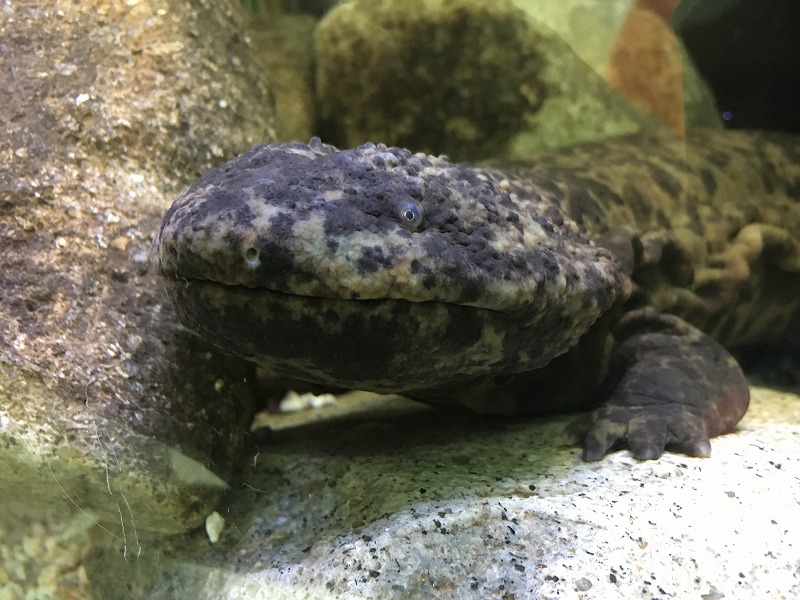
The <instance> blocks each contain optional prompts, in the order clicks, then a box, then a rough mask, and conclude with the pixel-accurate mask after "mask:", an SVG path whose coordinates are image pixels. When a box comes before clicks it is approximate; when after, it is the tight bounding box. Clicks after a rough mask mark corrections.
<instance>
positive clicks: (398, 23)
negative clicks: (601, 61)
mask: <svg viewBox="0 0 800 600" xmlns="http://www.w3.org/2000/svg"><path fill="white" fill-rule="evenodd" d="M315 48H316V58H317V94H318V105H319V111H320V116H321V118H322V128H323V132H322V133H323V137H324V138H325V139H326V141H331V142H333V143H336V144H339V145H342V146H355V145H358V144H361V143H363V142H364V141H367V140H372V141H382V142H384V143H387V144H396V145H400V146H405V147H410V148H414V149H416V150H421V151H426V152H444V153H447V154H449V155H450V156H451V157H452V158H455V159H457V160H475V159H480V158H487V157H499V156H504V155H505V156H512V157H516V156H523V155H526V154H531V153H533V152H535V151H538V150H543V149H547V148H552V147H555V146H559V145H564V144H566V143H576V142H579V141H588V140H594V139H599V138H604V137H607V136H609V135H614V134H623V133H632V132H635V131H639V130H641V129H648V128H649V129H655V128H659V124H658V123H657V121H656V120H655V119H654V118H653V117H651V116H650V115H649V114H647V113H645V112H644V111H642V110H640V109H637V108H635V107H633V106H632V105H631V104H630V103H629V102H628V101H627V100H625V99H624V98H623V97H622V96H621V95H620V94H619V93H618V92H616V91H614V90H612V89H610V88H609V86H608V85H607V84H606V83H605V82H604V81H603V80H602V78H601V77H600V76H599V75H597V74H596V73H595V72H594V71H593V70H592V69H591V68H589V67H588V66H587V65H586V64H585V63H584V62H583V61H581V60H580V59H578V58H577V56H576V55H575V53H574V52H573V51H572V50H571V49H570V48H569V46H568V45H567V44H566V43H565V42H564V41H563V40H562V39H561V38H560V37H559V36H558V35H556V34H555V33H554V32H553V31H552V30H550V29H548V28H547V27H545V26H543V25H541V24H539V23H538V22H536V21H533V20H532V19H530V18H528V17H527V16H526V15H525V13H524V12H523V11H521V10H520V9H518V8H517V7H516V6H514V4H513V3H512V2H511V1H510V0H504V1H502V0H501V1H496V0H450V1H443V0H438V1H434V2H430V1H426V0H410V1H409V0H402V1H400V0H387V1H384V2H373V1H372V0H355V1H353V2H348V3H345V4H342V5H339V6H337V7H336V8H334V9H333V10H331V11H330V12H329V13H328V14H327V15H326V16H325V17H324V18H323V19H322V21H321V22H320V24H319V26H318V28H317V32H316V36H315Z"/></svg>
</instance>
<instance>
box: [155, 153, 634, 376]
mask: <svg viewBox="0 0 800 600" xmlns="http://www.w3.org/2000/svg"><path fill="white" fill-rule="evenodd" d="M154 263H155V264H156V266H157V268H158V270H159V272H160V273H161V274H162V275H163V276H164V277H165V278H166V280H167V282H168V289H169V290H170V293H171V295H172V297H173V301H174V303H175V305H176V308H177V310H178V313H179V315H180V316H181V318H182V319H183V320H184V321H185V322H187V324H189V325H190V327H192V328H194V329H196V330H198V331H200V332H201V333H202V334H204V335H206V336H207V337H210V338H211V339H212V341H215V342H216V343H217V344H219V345H221V346H223V347H226V348H228V349H229V350H231V351H233V352H236V353H239V354H242V355H243V356H246V357H248V358H251V359H252V360H255V361H257V362H260V363H262V364H266V365H267V366H271V367H273V368H275V369H276V370H278V371H281V372H285V371H291V372H292V373H294V374H296V373H297V371H298V370H299V371H300V372H301V378H303V376H305V378H307V379H315V380H322V381H326V382H330V383H337V384H339V385H350V384H356V386H357V387H366V386H364V385H360V386H359V385H357V384H359V383H364V379H365V377H366V378H367V379H369V380H370V382H371V381H373V380H375V379H381V378H382V379H383V380H386V379H387V377H388V379H390V380H391V381H392V382H393V383H390V384H387V385H385V386H383V388H384V389H391V390H394V391H397V388H398V385H400V384H399V382H404V383H403V384H402V385H400V387H404V389H410V388H409V387H408V386H409V385H411V386H414V387H422V386H428V385H431V384H432V376H428V375H425V376H423V377H422V378H421V379H422V381H420V378H419V376H418V372H416V371H414V369H417V368H421V369H422V370H423V371H424V370H425V368H424V366H423V365H420V362H421V360H420V359H422V361H424V360H427V359H426V358H425V356H419V355H418V356H415V357H413V358H414V359H415V360H413V361H408V360H406V362H407V365H406V366H405V367H401V366H400V364H399V363H400V362H403V361H402V360H401V359H399V358H398V355H399V354H403V353H406V354H408V353H411V352H422V353H425V355H435V354H436V353H437V352H445V351H446V352H449V353H450V354H451V356H450V360H451V361H452V364H451V365H450V367H451V368H450V369H449V370H450V371H451V373H448V374H447V378H450V377H451V376H452V368H453V367H455V366H456V364H460V365H461V366H458V367H456V369H457V370H458V371H459V373H460V374H461V376H464V375H473V374H476V373H479V372H489V371H490V369H491V367H490V365H492V364H494V365H497V364H498V363H503V364H504V365H505V364H508V365H511V364H512V363H513V366H511V367H510V368H512V369H519V370H522V368H523V367H522V365H525V367H524V368H531V366H542V365H543V364H545V363H546V362H548V361H549V360H550V359H551V358H552V357H553V356H555V355H557V354H560V353H562V352H564V351H565V350H566V349H567V348H568V347H569V346H571V345H572V344H574V343H575V341H576V340H577V338H578V337H579V336H580V335H581V334H582V333H583V332H584V331H585V330H586V329H587V328H588V327H589V325H591V323H592V322H593V321H594V320H595V319H596V318H597V317H598V316H599V314H601V313H602V312H604V311H605V310H607V309H608V308H609V307H610V306H611V304H613V302H614V301H615V300H616V299H617V298H618V297H619V296H620V295H621V294H622V293H623V288H624V284H625V281H624V276H623V275H622V274H621V273H620V272H619V269H618V268H617V267H616V265H615V263H614V262H613V260H612V259H611V258H610V256H609V255H608V253H607V252H606V251H604V250H602V249H600V248H597V247H595V246H594V245H592V244H591V243H590V242H589V241H588V239H587V238H586V236H585V235H584V234H583V233H582V232H580V231H579V229H578V227H577V226H576V225H575V224H574V223H573V222H572V221H570V220H569V219H567V218H565V217H564V216H563V215H562V213H561V211H560V209H559V208H558V206H557V204H556V203H554V202H552V201H550V200H548V199H546V198H542V197H541V196H539V195H538V194H537V193H536V192H535V191H534V190H533V189H531V188H530V187H527V186H526V185H525V184H524V183H523V182H519V181H514V180H508V179H506V178H505V177H504V176H503V175H502V174H501V173H499V172H494V171H487V170H479V169H475V168H472V167H469V166H464V165H452V164H450V163H449V162H448V161H447V160H446V159H445V158H442V157H433V156H427V155H424V154H412V153H411V152H409V151H407V150H402V149H398V148H387V147H385V146H383V145H378V146H376V145H374V144H366V145H364V146H361V147H360V148H357V149H353V150H344V151H338V150H336V149H335V148H333V147H332V146H328V145H325V144H322V143H320V142H319V141H318V140H312V141H311V143H310V144H300V143H292V144H271V145H269V146H259V147H255V148H253V149H252V150H251V151H249V152H247V153H245V154H243V155H241V156H239V157H238V158H236V159H234V160H233V161H231V162H229V163H228V164H227V165H225V166H224V167H222V168H221V169H216V170H213V171H210V172H209V173H206V174H205V175H204V176H203V177H202V178H201V179H200V180H199V181H198V182H197V183H195V184H194V185H193V186H192V187H191V188H190V189H189V190H188V191H187V192H186V193H185V194H184V195H183V196H181V197H180V198H179V199H178V200H177V201H176V202H175V203H174V204H173V206H172V207H171V208H170V209H169V211H168V212H167V213H166V215H165V217H164V221H163V224H162V226H161V230H160V232H159V234H158V235H157V237H156V239H155V241H154ZM234 314H235V315H236V318H237V319H240V320H241V319H244V320H245V323H246V325H244V326H241V325H236V324H235V323H234V322H233V321H234V319H233V315H234ZM281 319H282V320H283V321H284V322H285V323H284V324H283V325H278V324H277V322H278V321H279V320H281ZM400 319H405V320H406V321H405V322H403V321H399V320H400ZM365 327H369V330H366V331H364V328H365ZM231 328H233V329H237V331H236V332H231V331H228V330H230V329H231ZM509 329H515V330H520V331H521V332H523V335H518V334H514V335H513V336H511V335H509V334H508V331H507V330H509ZM278 330H280V331H278ZM356 331H358V332H359V335H358V337H359V339H360V340H361V345H362V351H363V348H364V347H366V346H368V347H369V348H371V349H372V352H373V353H374V354H375V355H376V356H377V355H379V356H378V358H377V359H378V360H381V361H384V362H386V364H387V367H386V368H384V369H382V370H381V373H383V374H379V375H378V377H377V378H376V377H374V375H375V373H370V374H369V376H367V374H363V375H361V374H359V373H361V372H362V371H364V369H363V368H362V367H361V366H355V367H351V368H350V369H349V371H350V375H347V376H345V375H344V374H341V375H337V374H336V373H330V371H331V369H330V368H329V367H326V366H325V364H324V363H325V361H326V360H330V358H329V357H328V358H326V357H325V356H324V355H323V353H324V350H323V352H320V353H318V352H315V351H313V350H312V348H311V346H313V345H314V343H315V342H313V341H309V342H308V343H307V344H306V345H307V346H309V347H308V348H306V349H304V350H302V351H298V352H297V353H295V354H296V356H288V357H287V352H288V354H292V351H291V350H287V349H286V348H285V346H286V345H287V344H289V342H290V340H294V342H296V343H299V341H298V340H299V339H300V338H303V337H307V338H312V339H314V340H316V343H321V344H322V346H324V347H326V348H327V349H328V350H329V351H334V352H336V351H337V350H336V349H337V348H338V349H339V350H338V352H339V354H341V345H342V343H344V342H343V340H342V337H343V336H344V337H347V336H348V335H354V334H355V332H356ZM391 331H394V332H396V335H393V336H392V335H389V333H390V332H391ZM457 331H459V332H460V333H458V335H456V332H457ZM325 336H331V339H330V340H329V341H328V342H324V343H322V342H321V341H320V340H321V338H324V337H325ZM387 336H388V337H390V338H397V337H398V336H399V337H406V338H408V337H414V338H415V339H416V341H415V342H414V343H405V342H404V343H399V342H391V343H389V342H388V341H387ZM442 336H446V337H447V338H448V340H446V341H447V343H444V342H443V341H442V340H441V339H437V337H438V338H441V337H442ZM267 338H269V339H267ZM276 338H283V339H277V341H276ZM376 338H377V339H376ZM511 338H513V339H514V341H513V342H512V341H511ZM337 340H338V341H337ZM476 344H478V345H479V346H481V348H476ZM521 344H531V345H533V346H535V345H538V346H540V347H539V348H538V349H537V348H523V347H521ZM267 346H269V348H267ZM511 346H513V348H512V347H511ZM445 348H446V350H445ZM452 353H455V355H457V356H460V358H456V357H453V356H452ZM301 355H302V356H301ZM512 355H514V356H512ZM346 358H347V360H353V359H354V357H352V356H348V357H346ZM408 358H409V357H408V356H406V359H408ZM387 361H388V362H387ZM459 361H460V363H459ZM371 362H375V361H374V360H373V361H371ZM300 363H303V364H302V365H301V364H300ZM415 363H416V364H415ZM392 368H394V371H393V372H392V373H391V374H390V376H389V375H386V374H385V371H387V370H389V371H391V370H392ZM441 368H442V365H441V364H437V366H436V367H432V368H431V369H429V370H432V371H435V370H436V369H441ZM326 370H327V371H328V373H327V374H325V375H320V373H322V372H323V371H326ZM334 370H335V369H334ZM312 372H313V373H315V375H313V376H312V375H309V373H312ZM437 376H438V377H439V378H441V377H442V374H439V375H437ZM433 379H435V377H433ZM418 384H421V386H418ZM371 387H373V388H375V387H376V386H375V385H374V384H371Z"/></svg>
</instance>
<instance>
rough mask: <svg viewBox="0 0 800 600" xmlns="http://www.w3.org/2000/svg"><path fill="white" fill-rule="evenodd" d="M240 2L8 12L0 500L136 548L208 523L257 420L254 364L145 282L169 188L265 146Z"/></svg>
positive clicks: (259, 89) (3, 30)
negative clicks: (77, 513) (201, 336)
mask: <svg viewBox="0 0 800 600" xmlns="http://www.w3.org/2000/svg"><path fill="white" fill-rule="evenodd" d="M234 9H236V10H238V7H237V6H236V5H235V4H234V3H218V2H212V1H210V0H206V1H199V2H196V3H192V4H191V5H190V4H188V3H186V2H183V1H182V0H162V1H156V2H140V1H137V0H110V1H109V0H106V1H101V0H86V1H83V2H81V3H75V2H71V1H68V0H54V1H53V2H48V3H44V4H43V3H40V2H37V1H35V0H20V1H15V2H10V3H6V4H5V5H4V7H3V21H2V23H1V24H0V46H2V52H0V56H2V59H0V60H2V73H3V77H2V79H0V96H2V97H3V98H4V108H3V118H2V121H0V123H1V124H2V128H3V136H2V141H0V263H1V264H2V269H0V297H2V302H1V303H0V397H2V407H1V408H0V480H2V481H3V486H2V487H0V504H2V506H3V507H4V509H5V510H20V509H21V508H25V509H28V511H29V512H33V511H36V510H37V509H41V508H42V507H48V506H55V505H66V506H70V507H71V508H72V507H74V506H77V507H78V508H80V509H81V510H82V511H84V512H85V513H87V514H90V515H92V518H94V519H95V520H96V521H98V522H99V523H100V524H101V525H102V526H103V527H104V528H105V529H106V530H107V531H108V532H109V533H111V534H112V535H113V536H116V538H118V542H119V544H120V545H124V546H125V548H126V549H127V551H128V553H133V554H135V552H136V548H137V545H138V543H139V541H140V540H141V539H143V538H144V537H146V536H147V535H149V533H148V532H154V531H155V532H159V533H174V532H180V531H185V530H186V529H188V528H191V527H195V526H198V525H201V524H202V523H203V520H204V519H205V517H206V516H207V514H208V513H209V512H210V511H211V510H212V509H213V508H214V506H215V505H216V502H217V500H218V499H219V497H220V495H221V493H222V491H223V490H224V489H225V488H226V485H227V484H226V481H227V480H228V479H229V478H230V476H231V472H232V470H233V469H234V468H235V467H236V466H237V464H238V463H237V461H238V459H239V458H240V454H241V451H242V448H243V444H244V441H245V437H246V429H247V424H248V423H249V420H250V418H251V416H252V412H253V404H254V403H253V398H252V394H251V392H250V389H249V386H248V385H247V382H246V381H245V378H246V377H247V375H248V374H249V372H250V370H249V367H247V366H246V365H243V364H242V363H241V361H238V360H234V359H231V358H228V357H225V356H222V355H221V354H219V353H217V352H216V351H214V350H212V349H210V348H208V347H207V346H205V345H204V344H203V343H201V342H200V341H199V340H196V339H195V338H193V337H192V336H190V335H188V334H187V333H186V332H184V331H183V330H182V329H181V328H180V327H179V326H178V324H177V320H176V317H175V316H174V314H173V312H172V309H171V307H170V306H169V303H168V301H167V298H166V294H165V292H164V291H163V290H162V287H161V283H160V281H158V279H157V278H156V276H155V274H153V273H152V272H149V271H148V250H149V244H150V239H151V236H152V234H153V232H154V231H155V230H156V228H157V227H158V225H159V221H160V218H161V215H162V214H163V211H164V210H165V209H166V208H167V206H168V205H169V204H170V203H171V201H172V200H173V199H174V197H175V196H176V195H177V193H178V192H179V191H180V189H181V188H182V187H183V186H185V185H187V184H188V183H190V182H192V181H193V180H194V179H195V178H196V177H197V176H198V175H199V174H200V173H201V172H203V171H205V170H207V169H208V168H209V167H211V166H212V165H216V164H220V163H222V162H223V159H225V158H229V157H232V156H234V155H235V154H237V153H239V152H241V151H243V150H246V149H247V148H248V147H249V146H250V145H251V144H252V143H254V142H257V141H258V142H263V141H269V140H270V139H272V138H273V137H274V133H273V129H272V120H271V119H272V117H271V114H272V113H271V110H270V100H269V90H268V88H267V86H266V84H265V81H264V74H263V70H262V69H259V68H258V67H257V65H256V64H255V63H253V62H251V61H249V60H247V58H246V55H247V53H249V52H250V49H249V47H248V45H247V43H246V41H245V37H244V36H243V35H242V33H241V31H242V27H243V25H242V22H243V21H242V18H241V16H240V15H238V14H237V13H236V12H235V10H234ZM73 505H74V506H73Z"/></svg>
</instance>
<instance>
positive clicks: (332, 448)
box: [87, 388, 800, 600]
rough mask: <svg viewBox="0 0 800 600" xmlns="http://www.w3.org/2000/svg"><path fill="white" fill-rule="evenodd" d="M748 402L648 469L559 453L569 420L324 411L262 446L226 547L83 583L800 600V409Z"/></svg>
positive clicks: (621, 456)
mask: <svg viewBox="0 0 800 600" xmlns="http://www.w3.org/2000/svg"><path fill="white" fill-rule="evenodd" d="M753 392H754V394H753V399H754V401H753V405H752V408H751V411H750V413H749V415H748V416H747V417H745V420H744V421H743V422H742V424H741V427H740V429H739V431H738V432H737V433H734V434H731V435H727V436H723V437H720V438H717V439H715V440H714V451H713V455H712V456H711V458H708V459H695V458H688V457H685V456H679V455H672V454H668V455H665V456H664V457H662V458H661V459H660V460H659V461H657V462H637V461H635V460H633V459H631V458H630V456H629V455H628V454H627V452H618V453H616V454H613V455H611V456H609V457H607V458H606V459H604V461H603V462H601V463H597V464H586V463H581V462H580V459H579V452H578V450H577V449H575V448H569V447H561V448H558V447H553V445H552V444H553V441H552V440H553V438H554V437H557V436H559V435H560V431H561V428H562V427H563V426H564V424H565V423H566V422H567V421H568V420H569V417H565V418H557V419H549V420H540V421H530V422H520V421H513V422H511V421H494V422H492V421H486V420H485V419H482V418H476V417H468V416H463V415H462V416H458V417H453V416H451V415H448V416H447V418H443V415H442V413H437V412H435V411H433V410H430V409H427V408H419V407H417V406H413V407H410V408H405V409H403V408H401V407H398V406H397V405H393V404H391V401H389V400H386V402H387V403H389V404H388V406H387V405H386V404H384V405H383V406H382V407H381V409H379V411H378V412H379V414H374V415H369V414H367V415H364V416H362V417H361V418H356V417H351V418H350V419H347V418H343V417H342V416H341V415H339V416H336V411H337V410H341V408H340V409H334V408H332V409H330V410H332V411H333V415H332V418H333V420H328V421H322V422H318V423H316V424H315V425H313V426H310V427H304V428H291V427H289V428H287V429H283V430H280V431H276V432H274V433H273V434H272V437H266V438H265V439H264V440H263V442H262V443H261V444H260V450H259V452H258V453H257V454H256V455H254V456H253V457H252V458H251V459H250V460H249V461H248V466H247V468H246V470H245V472H244V474H243V482H242V485H241V487H240V488H239V489H238V490H236V491H235V492H233V493H231V494H230V496H229V497H228V500H227V502H226V503H225V505H224V507H223V508H221V509H220V512H222V514H223V515H224V516H225V517H226V519H227V521H228V523H227V527H226V529H225V530H224V531H223V534H222V539H221V540H220V541H219V542H218V543H217V544H216V545H215V546H211V545H210V544H209V541H208V539H207V537H206V536H205V534H204V533H202V532H197V533H196V534H193V535H190V536H185V537H183V538H179V539H175V540H173V541H172V542H171V543H164V544H161V545H151V546H146V547H144V548H143V549H142V554H141V556H140V558H139V562H138V563H136V564H130V563H128V564H126V563H125V562H123V561H122V560H121V559H120V558H119V557H118V556H116V555H111V554H108V553H104V552H102V551H100V550H98V551H97V552H96V553H95V555H94V557H93V560H92V561H90V563H89V564H88V565H87V572H88V575H89V578H90V580H91V581H92V583H93V586H94V589H95V590H96V593H98V594H99V595H100V596H101V597H108V594H110V593H114V592H115V593H117V594H118V595H117V596H116V597H119V598H151V599H166V598H199V599H206V598H208V599H211V598H214V599H215V600H216V599H234V598H236V599H238V598H249V599H254V600H256V599H260V598H264V599H266V598H269V599H276V598H277V599H283V598H287V599H288V598H512V597H514V598H565V597H567V598H579V597H580V598H586V599H591V598H597V599H604V598H611V597H613V598H641V597H643V595H644V596H645V597H647V598H700V597H701V595H703V594H706V596H704V597H707V598H721V597H722V595H721V594H723V593H724V594H725V597H727V598H739V597H742V598H745V597H747V598H766V597H774V598H781V597H785V598H791V597H796V596H797V594H798V593H800V579H799V578H798V572H797V564H798V560H800V547H798V544H797V540H798V539H800V531H798V527H799V526H800V525H799V524H798V520H797V503H796V501H797V490H796V486H797V480H798V477H800V461H799V460H798V456H800V425H798V424H797V423H798V422H800V398H798V397H797V396H795V395H792V394H781V393H779V392H775V391H770V390H766V389H761V388H755V389H754V390H753ZM390 407H393V408H394V409H395V411H400V412H396V413H395V414H394V416H387V414H386V411H387V409H388V408H390ZM322 410H325V409H322ZM295 418H296V417H285V418H284V419H283V420H284V421H285V420H286V419H289V420H291V419H295ZM272 424H273V426H282V425H290V423H286V422H284V423H279V422H278V421H277V420H276V419H274V418H273V420H272ZM155 573H159V577H160V578H161V579H160V580H159V581H158V582H157V583H156V585H155V586H154V587H153V588H151V589H150V590H149V593H148V592H147V589H148V587H149V586H150V585H151V579H150V578H151V577H153V576H154V574H155ZM123 581H124V582H125V586H130V587H129V591H128V592H126V593H127V594H128V595H125V594H124V593H122V592H120V589H121V587H123V586H121V585H120V582H123ZM119 594H122V595H119ZM715 594H717V595H715Z"/></svg>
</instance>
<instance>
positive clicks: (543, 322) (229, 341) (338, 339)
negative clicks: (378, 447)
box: [165, 278, 575, 393]
mask: <svg viewBox="0 0 800 600" xmlns="http://www.w3.org/2000/svg"><path fill="white" fill-rule="evenodd" d="M165 281H166V285H167V290H168V293H169V295H170V298H171V300H172V303H173V305H174V306H175V307H176V311H177V313H178V317H179V318H180V320H181V321H182V322H183V323H184V325H186V326H187V327H189V328H190V329H192V330H193V331H195V332H196V333H198V334H200V335H201V336H202V337H204V338H206V339H207V340H209V341H211V342H212V343H213V344H214V345H216V346H218V347H220V348H222V349H223V350H226V351H227V352H230V353H231V354H235V355H238V356H241V357H243V358H246V359H248V360H251V361H253V362H255V363H257V364H259V365H261V366H263V367H265V368H266V369H268V370H269V371H270V372H271V373H274V374H276V375H279V376H283V377H291V378H294V379H300V380H305V381H310V382H315V383H321V384H327V385H331V386H338V387H346V388H350V389H364V390H371V391H377V392H401V393H402V392H404V391H405V392H409V391H413V390H422V389H425V390H430V389H436V388H446V387H449V386H452V385H454V384H458V383H460V384H462V385H463V383H464V382H466V381H469V379H471V378H473V377H478V376H481V375H486V374H489V373H492V374H496V373H498V372H520V371H524V370H529V369H531V368H538V367H541V366H544V365H545V364H547V363H548V362H549V361H550V360H551V359H552V358H553V357H554V356H557V355H558V354H561V353H563V352H565V351H566V350H567V349H568V348H569V346H571V345H572V344H573V343H574V341H575V340H572V339H570V335H568V334H567V332H565V327H566V323H565V321H564V320H563V319H560V318H553V315H549V314H542V315H539V316H538V318H537V319H535V320H533V321H531V322H529V323H527V324H526V323H524V322H523V323H520V322H519V320H518V319H517V318H515V317H513V316H510V315H507V314H504V313H501V312H497V311H494V310H489V309H483V308H476V307H472V306H464V305H458V304H448V303H445V302H436V301H429V302H409V301H406V300H394V299H386V300H348V299H333V298H317V297H311V296H297V295H292V294H287V293H284V292H276V291H271V290H268V289H264V288H248V287H245V286H238V285H225V284H219V283H214V282H209V281H201V280H197V279H173V278H165Z"/></svg>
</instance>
